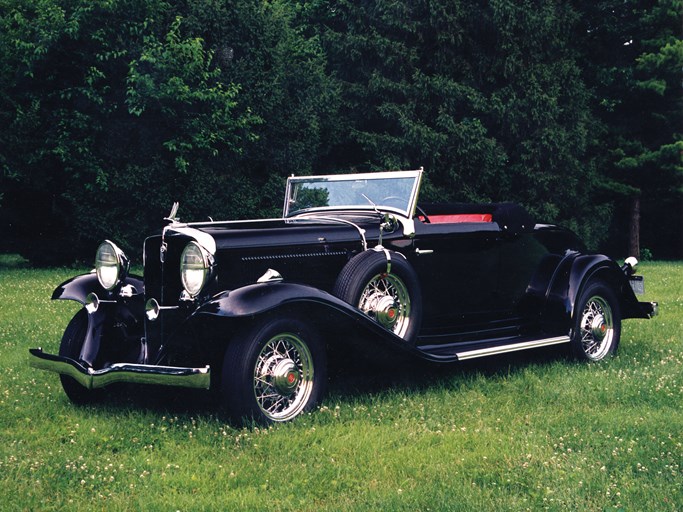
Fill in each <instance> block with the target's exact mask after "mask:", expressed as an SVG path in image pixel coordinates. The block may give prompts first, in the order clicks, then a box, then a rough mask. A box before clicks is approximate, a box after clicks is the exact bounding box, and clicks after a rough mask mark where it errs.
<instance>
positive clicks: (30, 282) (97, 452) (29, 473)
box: [0, 256, 683, 511]
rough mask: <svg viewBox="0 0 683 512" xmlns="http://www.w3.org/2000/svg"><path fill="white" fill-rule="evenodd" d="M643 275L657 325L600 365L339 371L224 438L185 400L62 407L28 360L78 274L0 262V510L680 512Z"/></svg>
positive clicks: (640, 329)
mask: <svg viewBox="0 0 683 512" xmlns="http://www.w3.org/2000/svg"><path fill="white" fill-rule="evenodd" d="M640 270H641V272H642V274H644V275H645V281H646V288H647V295H646V296H645V299H647V300H657V301H659V303H660V316H658V317H656V318H655V319H653V320H650V321H645V320H642V321H641V320H628V321H626V322H625V323H624V326H623V331H622V342H621V348H620V352H619V355H618V356H617V357H616V358H614V359H611V360H609V361H605V362H603V363H600V364H593V365H587V364H580V363H576V362H572V361H570V360H568V359H566V358H564V357H562V356H561V355H557V354H556V353H554V352H552V351H550V350H548V351H543V350H542V351H536V352H527V353H524V354H518V355H513V356H509V357H496V358H489V359H482V360H478V361H476V362H472V363H467V364H461V365H456V366H452V367H449V368H439V369H436V370H435V369H431V368H424V367H421V368H418V369H411V368H408V367H405V368H389V369H383V370H382V369H377V368H366V369H365V370H364V371H361V370H357V369H355V370H353V371H352V372H351V373H350V374H347V373H342V372H337V376H336V377H335V379H334V380H333V381H332V382H331V384H330V388H331V389H330V393H329V394H328V395H327V397H326V399H325V401H324V403H323V405H322V406H321V407H320V408H319V409H318V410H316V411H315V412H313V413H311V414H308V415H306V416H304V417H303V418H300V419H298V420H297V421H295V422H294V423H291V424H286V425H278V426H274V427H271V428H267V429H257V428H253V429H235V428H233V427H231V426H229V425H227V424H226V423H225V422H224V421H222V420H221V419H220V418H219V417H218V416H217V415H216V414H215V412H214V409H213V408H211V407H209V406H207V405H206V404H205V403H204V402H202V401H201V400H199V398H201V397H198V396H196V394H191V393H187V392H184V391H177V390H171V392H170V393H171V394H172V395H171V396H170V397H169V396H167V395H168V393H167V394H166V395H165V394H163V393H161V392H159V391H158V390H147V389H145V388H136V389H135V390H133V391H132V392H130V391H129V392H127V393H123V395H122V396H117V397H111V398H110V399H108V400H106V401H105V402H104V403H103V404H101V405H98V406H93V407H76V406H74V405H72V404H71V403H69V401H68V400H67V399H66V397H65V395H64V393H63V392H62V390H61V386H60V384H59V379H58V377H57V375H55V374H51V373H48V372H42V371H39V370H33V369H31V368H29V367H28V366H27V363H26V359H27V351H28V348H29V347H35V346H42V347H43V348H45V349H46V350H47V351H50V352H56V351H57V349H58V344H59V339H60V337H61V334H62V331H63V329H64V327H65V326H66V324H67V322H68V320H69V319H70V317H71V316H72V315H73V314H74V313H75V312H76V310H77V305H76V304H74V303H70V302H63V301H56V302H52V301H50V294H51V293H52V290H53V289H54V288H55V287H56V286H57V285H58V284H59V283H60V282H62V281H63V280H65V279H67V278H68V277H71V276H72V275H74V274H75V273H77V272H78V271H74V270H73V269H57V270H35V269H30V268H26V267H24V266H23V265H22V263H21V262H20V261H18V260H17V259H16V258H12V257H7V256H0V360H1V361H2V367H1V368H0V496H2V499H0V509H2V510H22V509H25V510H61V509H69V510H88V511H90V510H126V511H128V510H135V509H138V510H142V509H144V510H171V511H172V510H250V511H251V510H264V511H265V510H269V511H271V510H297V511H318V510H335V511H336V510H342V511H344V510H406V511H418V510H424V511H426V510H454V511H460V510H477V511H480V510H494V509H497V510H543V509H548V510H558V511H559V510H562V511H565V510H571V509H574V510H580V511H583V510H590V511H593V510H595V511H597V510H600V511H601V510H628V511H641V510H658V511H660V510H662V511H667V510H671V511H674V510H681V509H682V508H683V471H682V465H683V406H682V400H681V399H682V398H683V263H649V264H642V266H641V269H640Z"/></svg>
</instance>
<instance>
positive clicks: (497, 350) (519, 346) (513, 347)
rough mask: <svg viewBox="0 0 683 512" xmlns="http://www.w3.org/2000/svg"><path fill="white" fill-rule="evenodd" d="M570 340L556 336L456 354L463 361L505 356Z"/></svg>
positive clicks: (566, 337) (567, 337)
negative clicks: (509, 353) (499, 355)
mask: <svg viewBox="0 0 683 512" xmlns="http://www.w3.org/2000/svg"><path fill="white" fill-rule="evenodd" d="M570 340H571V338H570V337H569V336H558V337H556V338H546V339H541V340H532V341H524V342H522V343H511V344H509V345H499V346H497V347H489V348H480V349H477V350H468V351H465V352H457V353H456V355H457V356H458V360H460V361H465V360H467V359H475V358H477V357H486V356H494V355H498V354H506V353H508V352H516V351H518V350H528V349H530V348H539V347H549V346H551V345H559V344H561V343H569V341H570Z"/></svg>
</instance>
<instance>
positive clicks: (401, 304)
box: [358, 274, 410, 336]
mask: <svg viewBox="0 0 683 512" xmlns="http://www.w3.org/2000/svg"><path fill="white" fill-rule="evenodd" d="M358 309H360V310H361V311H363V313H365V314H366V315H368V316H369V317H371V318H373V319H374V320H376V321H378V322H379V323H380V324H382V325H383V326H384V327H386V328H387V329H389V330H391V331H392V332H393V333H394V334H396V335H397V336H403V335H404V334H405V332H406V331H407V330H408V326H409V324H410V295H409V294H408V289H407V288H406V285H405V284H404V283H403V281H401V279H400V278H398V277H397V276H395V275H394V274H378V275H376V276H375V277H373V278H372V279H371V280H370V281H369V282H368V284H367V285H366V286H365V288H364V289H363V291H362V293H361V295H360V299H359V300H358Z"/></svg>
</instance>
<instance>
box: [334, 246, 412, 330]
mask: <svg viewBox="0 0 683 512" xmlns="http://www.w3.org/2000/svg"><path fill="white" fill-rule="evenodd" d="M333 293H334V295H336V296H337V297H339V298H340V299H342V300H343V301H345V302H348V303H349V304H351V305H352V306H355V307H357V308H358V309H360V310H361V311H362V312H363V313H365V314H366V315H368V316H369V317H370V318H372V319H373V320H375V321H376V322H377V323H379V324H380V325H382V326H383V327H385V328H386V329H388V330H390V331H392V332H393V333H394V334H395V335H396V336H398V337H400V338H403V339H404V340H406V341H407V342H409V343H413V342H414V341H415V338H416V337H417V334H418V332H419V330H420V323H421V321H422V293H421V291H420V282H419V280H418V278H417V274H416V273H415V270H413V267H412V266H411V265H410V263H408V261H407V260H406V259H405V257H404V256H403V255H402V254H400V253H397V252H394V251H389V250H386V249H380V250H377V249H371V250H368V251H364V252H362V253H360V254H358V255H356V256H354V257H353V258H351V260H349V262H348V263H347V264H346V266H344V268H343V269H342V271H341V272H340V274H339V276H338V277H337V282H336V283H335V285H334V290H333Z"/></svg>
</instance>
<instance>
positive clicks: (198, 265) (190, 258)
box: [180, 242, 211, 297]
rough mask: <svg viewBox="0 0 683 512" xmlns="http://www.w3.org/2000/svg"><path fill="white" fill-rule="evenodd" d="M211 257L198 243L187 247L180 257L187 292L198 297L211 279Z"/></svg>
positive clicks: (181, 275) (181, 276)
mask: <svg viewBox="0 0 683 512" xmlns="http://www.w3.org/2000/svg"><path fill="white" fill-rule="evenodd" d="M210 258H211V256H210V255H209V253H208V252H207V251H206V250H205V249H204V248H203V247H202V246H201V245H199V244H198V243H197V242H190V243H189V244H187V245H186V246H185V249H184V250H183V254H182V255H181V256H180V279H181V280H182V282H183V287H184V288H185V291H186V292H187V293H189V294H190V296H192V297H196V296H197V295H198V294H199V292H201V291H202V288H203V287H204V285H205V284H206V281H207V280H208V279H209V272H210V270H211V261H210Z"/></svg>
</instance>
